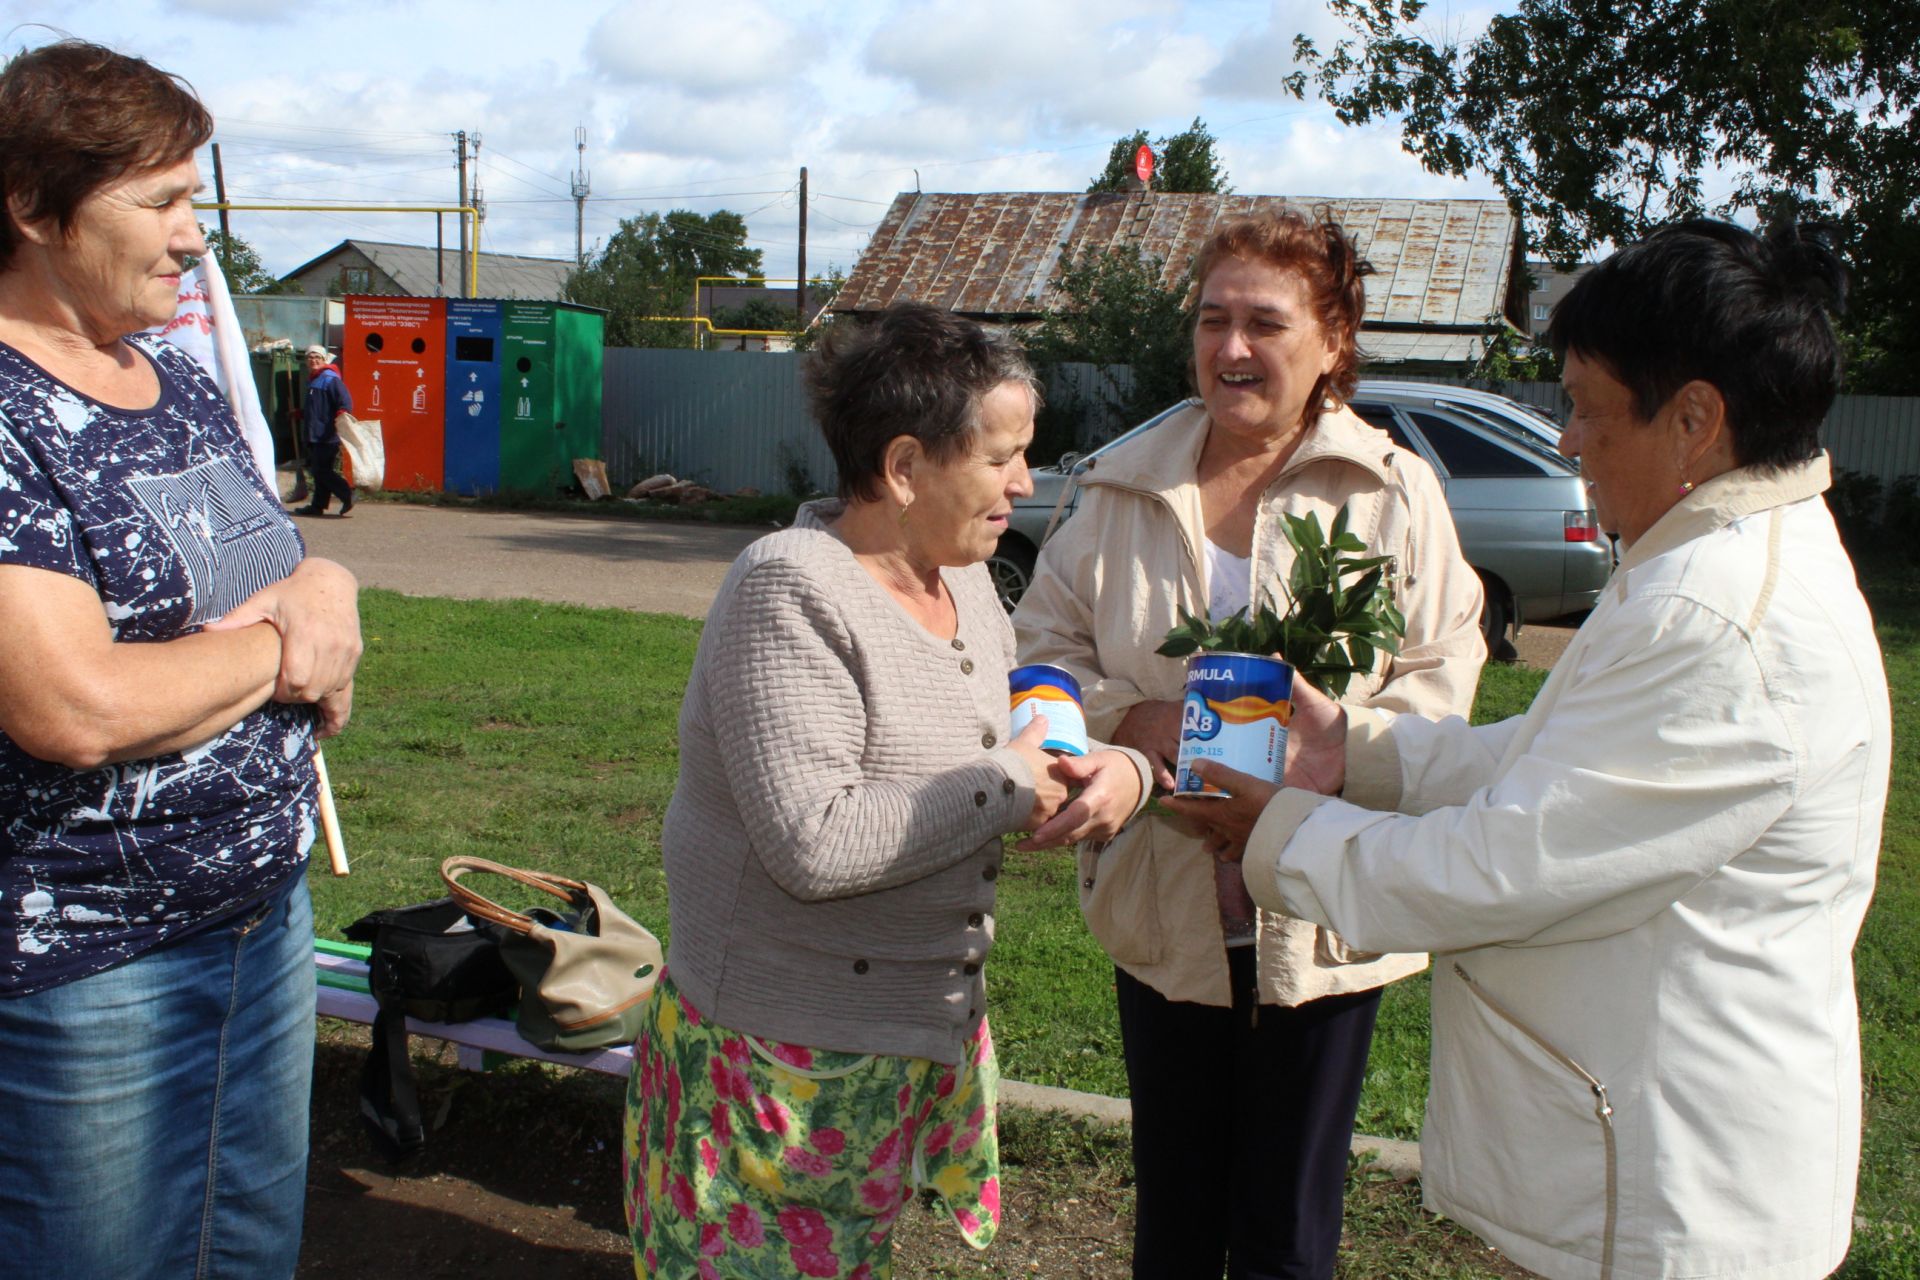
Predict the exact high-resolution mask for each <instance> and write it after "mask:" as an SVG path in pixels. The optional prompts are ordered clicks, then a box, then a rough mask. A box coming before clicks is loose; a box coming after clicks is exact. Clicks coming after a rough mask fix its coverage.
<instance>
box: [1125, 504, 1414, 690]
mask: <svg viewBox="0 0 1920 1280" xmlns="http://www.w3.org/2000/svg"><path fill="white" fill-rule="evenodd" d="M1280 520H1281V530H1282V532H1284V533H1285V534H1286V537H1287V541H1288V542H1289V543H1291V544H1292V545H1293V551H1294V558H1293V570H1292V572H1290V573H1289V574H1288V575H1287V581H1286V583H1285V585H1284V586H1283V587H1282V588H1281V589H1282V590H1283V591H1284V592H1285V593H1286V597H1287V608H1286V612H1285V613H1277V612H1275V610H1274V607H1273V603H1272V601H1271V599H1270V598H1269V600H1267V601H1264V602H1261V603H1260V606H1259V608H1258V609H1257V610H1255V611H1254V612H1253V613H1251V614H1249V613H1248V611H1247V610H1246V609H1241V610H1240V611H1239V612H1237V613H1235V614H1234V615H1233V616H1232V617H1231V618H1228V619H1226V620H1225V621H1223V622H1219V623H1216V622H1214V621H1213V620H1212V618H1211V617H1208V616H1204V615H1202V616H1195V615H1194V614H1190V613H1188V612H1187V611H1186V610H1184V609H1182V610H1180V624H1179V625H1178V626H1176V627H1174V628H1173V629H1172V630H1171V631H1169V632H1167V638H1166V642H1165V643H1164V644H1162V645H1161V646H1160V647H1159V648H1158V649H1156V650H1155V651H1154V652H1156V653H1160V654H1164V655H1166V656H1167V657H1169V658H1184V657H1186V656H1187V655H1189V654H1192V653H1197V652H1199V651H1200V650H1203V649H1205V650H1228V651H1231V652H1235V653H1275V654H1278V655H1280V658H1281V659H1282V661H1284V662H1286V664H1287V665H1288V666H1290V667H1292V668H1293V669H1294V672H1295V673H1296V674H1297V675H1299V676H1300V678H1301V679H1303V680H1306V681H1308V682H1309V683H1310V684H1312V685H1313V686H1314V687H1315V688H1316V689H1320V690H1322V691H1323V692H1325V693H1328V694H1330V695H1332V696H1333V697H1336V698H1338V697H1340V696H1341V695H1343V694H1344V693H1346V691H1347V683H1348V682H1349V681H1350V680H1351V679H1352V678H1353V677H1354V676H1355V675H1356V674H1358V673H1362V672H1366V671H1371V670H1372V669H1373V661H1374V657H1375V655H1376V654H1379V653H1382V652H1384V653H1398V652H1400V641H1401V639H1402V638H1404V637H1405V636H1406V634H1407V620H1406V619H1405V618H1404V617H1402V616H1401V614H1400V610H1398V609H1397V608H1395V607H1394V604H1393V585H1392V583H1391V581H1390V580H1389V578H1388V567H1389V561H1391V560H1392V557H1391V556H1369V555H1367V554H1366V552H1367V544H1366V543H1364V542H1362V541H1361V540H1360V539H1359V538H1358V537H1357V536H1356V535H1354V534H1352V533H1350V532H1348V530H1347V509H1346V507H1344V506H1342V507H1341V508H1340V510H1339V511H1338V512H1336V513H1335V514H1334V517H1333V527H1332V528H1331V529H1329V530H1325V531H1323V530H1322V529H1321V527H1320V517H1319V516H1318V515H1316V514H1315V513H1313V512H1311V511H1309V512H1308V513H1307V514H1306V515H1304V516H1289V515H1283V516H1281V517H1280ZM1356 574H1357V575H1359V577H1358V580H1357V581H1353V582H1349V581H1347V580H1348V579H1349V578H1352V577H1354V575H1356Z"/></svg>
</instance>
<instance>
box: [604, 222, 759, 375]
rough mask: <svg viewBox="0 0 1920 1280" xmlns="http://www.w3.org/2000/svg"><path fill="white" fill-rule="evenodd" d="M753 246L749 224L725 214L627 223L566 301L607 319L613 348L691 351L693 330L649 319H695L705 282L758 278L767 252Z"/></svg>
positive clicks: (610, 240) (673, 323) (688, 325)
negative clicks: (597, 310) (700, 284)
mask: <svg viewBox="0 0 1920 1280" xmlns="http://www.w3.org/2000/svg"><path fill="white" fill-rule="evenodd" d="M746 241H747V223H746V219H744V218H742V217H741V216H740V215H739V214H737V213H733V212H731V211H729V210H726V209H721V210H719V211H717V212H714V213H709V214H700V213H694V212H692V211H691V210H688V209H675V210H673V211H672V212H671V213H665V214H661V213H648V214H642V215H640V216H638V217H633V218H623V219H621V220H620V228H619V230H617V231H615V232H614V233H613V235H612V237H611V238H610V239H608V241H607V243H606V246H605V247H604V248H602V249H600V250H598V251H597V252H596V253H594V254H593V256H592V258H591V259H590V260H589V261H588V262H587V265H586V266H584V267H581V268H580V269H579V270H577V271H575V272H574V273H573V274H572V275H571V276H569V277H568V278H567V286H566V296H567V300H568V301H570V302H578V303H582V304H584V305H586V306H590V307H601V308H604V309H605V310H606V311H607V313H608V314H607V336H606V343H607V345H608V346H610V347H689V346H692V345H693V332H692V331H693V326H692V325H690V324H684V323H675V322H672V321H659V320H650V319H647V318H646V317H649V316H690V315H692V314H693V293H694V282H695V280H696V279H698V278H699V277H700V276H757V275H759V274H760V273H761V255H760V250H758V249H749V248H748V247H747V243H746Z"/></svg>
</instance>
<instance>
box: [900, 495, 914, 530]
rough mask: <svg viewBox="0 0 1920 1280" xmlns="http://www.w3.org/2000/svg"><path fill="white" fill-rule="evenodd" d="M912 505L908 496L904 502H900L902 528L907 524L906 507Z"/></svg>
mask: <svg viewBox="0 0 1920 1280" xmlns="http://www.w3.org/2000/svg"><path fill="white" fill-rule="evenodd" d="M912 505H913V499H912V498H908V499H907V500H906V501H905V502H903V503H901V504H900V527H901V528H903V529H904V528H906V525H907V508H908V507H910V506H912Z"/></svg>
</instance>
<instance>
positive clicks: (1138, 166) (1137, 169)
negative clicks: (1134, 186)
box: [1133, 142, 1153, 186]
mask: <svg viewBox="0 0 1920 1280" xmlns="http://www.w3.org/2000/svg"><path fill="white" fill-rule="evenodd" d="M1133 173H1134V176H1135V177H1137V178H1139V179H1140V181H1142V182H1144V183H1147V184H1148V185H1149V186H1151V185H1152V184H1153V148H1152V147H1150V146H1148V145H1147V144H1146V143H1144V142H1143V143H1141V144H1140V149H1139V150H1138V151H1136V152H1134V153H1133Z"/></svg>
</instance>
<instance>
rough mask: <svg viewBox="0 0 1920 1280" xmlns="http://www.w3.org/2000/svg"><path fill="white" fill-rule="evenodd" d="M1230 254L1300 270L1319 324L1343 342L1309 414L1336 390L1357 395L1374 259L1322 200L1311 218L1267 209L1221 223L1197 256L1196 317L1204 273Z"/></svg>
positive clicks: (1310, 400) (1337, 394)
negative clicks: (1356, 244)
mask: <svg viewBox="0 0 1920 1280" xmlns="http://www.w3.org/2000/svg"><path fill="white" fill-rule="evenodd" d="M1226 258H1244V259H1246V260H1247V261H1249V262H1264V263H1266V264H1268V265H1269V266H1273V267H1278V268H1279V269H1280V270H1282V271H1294V272H1298V273H1299V275H1300V278H1301V279H1302V280H1304V281H1306V284H1307V297H1308V299H1309V300H1310V305H1311V306H1312V307H1313V314H1314V317H1315V318H1316V319H1317V320H1319V321H1320V326H1321V328H1323V329H1325V330H1327V331H1328V332H1329V333H1331V334H1333V335H1334V336H1335V337H1336V338H1338V339H1339V342H1340V350H1339V353H1338V354H1337V355H1336V356H1335V357H1334V361H1333V368H1331V369H1329V370H1328V371H1327V372H1326V373H1325V374H1323V375H1322V376H1321V378H1320V380H1319V382H1317V383H1315V384H1314V388H1313V391H1312V393H1311V394H1310V395H1308V397H1307V413H1308V414H1309V416H1311V415H1313V414H1316V413H1318V412H1319V408H1320V404H1321V402H1322V401H1324V400H1325V399H1326V397H1327V394H1328V393H1329V392H1331V393H1332V394H1333V395H1334V396H1335V397H1337V398H1338V399H1339V400H1341V401H1342V402H1344V401H1346V400H1347V398H1348V397H1350V396H1352V395H1353V388H1354V386H1355V384H1356V383H1357V382H1358V380H1359V377H1360V321H1361V318H1362V317H1363V316H1364V315H1365V314H1366V310H1367V287H1366V284H1365V279H1366V277H1367V276H1370V275H1372V274H1373V264H1372V263H1370V262H1368V261H1367V260H1366V259H1365V258H1363V257H1361V256H1360V253H1359V251H1358V250H1357V249H1355V248H1354V245H1353V237H1351V236H1349V235H1348V234H1347V233H1346V232H1344V231H1342V230H1341V229H1340V225H1339V224H1338V223H1336V222H1335V221H1334V220H1333V216H1332V214H1331V213H1330V212H1329V211H1328V210H1327V209H1326V208H1325V207H1324V206H1322V207H1321V208H1319V209H1317V210H1315V212H1314V215H1313V217H1311V218H1309V217H1308V216H1307V215H1306V214H1304V213H1302V212H1300V211H1299V210H1298V209H1291V208H1285V207H1282V208H1277V209H1274V208H1269V209H1262V210H1261V211H1260V212H1258V213H1252V214H1248V215H1246V216H1244V217H1239V218H1232V219H1229V220H1228V221H1226V222H1223V223H1221V224H1220V226H1219V227H1218V228H1217V229H1216V230H1215V231H1214V233H1213V234H1212V235H1210V236H1208V237H1207V239H1206V241H1205V243H1203V244H1202V245H1201V246H1200V249H1199V251H1198V252H1197V253H1195V254H1194V255H1193V282H1194V293H1193V298H1194V321H1195V323H1196V324H1197V323H1198V322H1199V306H1200V293H1201V291H1202V290H1203V289H1205V288H1206V284H1207V276H1208V275H1209V274H1211V273H1212V271H1213V269H1214V268H1215V267H1217V266H1219V265H1220V263H1221V261H1222V260H1223V259H1226Z"/></svg>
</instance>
